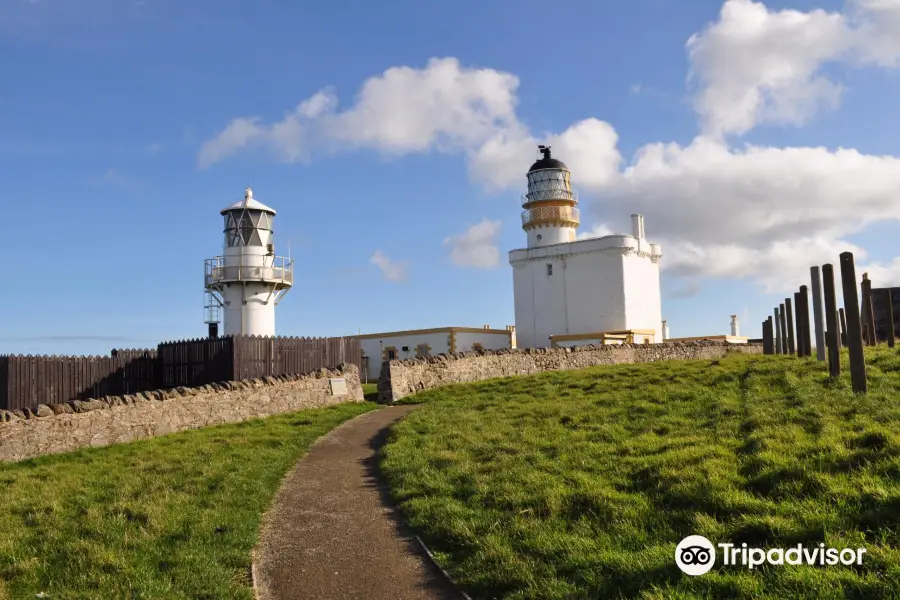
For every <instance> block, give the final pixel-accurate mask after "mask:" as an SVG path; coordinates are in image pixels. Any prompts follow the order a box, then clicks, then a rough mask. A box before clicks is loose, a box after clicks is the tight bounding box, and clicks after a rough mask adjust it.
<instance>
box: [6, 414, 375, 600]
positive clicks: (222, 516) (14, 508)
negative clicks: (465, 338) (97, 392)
mask: <svg viewBox="0 0 900 600" xmlns="http://www.w3.org/2000/svg"><path fill="white" fill-rule="evenodd" d="M373 408H374V406H372V405H371V404H369V403H351V404H342V405H338V406H333V407H329V408H324V409H315V410H307V411H303V412H298V413H293V414H288V415H280V416H276V417H271V418H268V419H257V420H252V421H246V422H243V423H239V424H233V425H223V426H217V427H210V428H206V429H200V430H195V431H188V432H183V433H178V434H173V435H168V436H164V437H160V438H156V439H151V440H145V441H139V442H134V443H131V444H123V445H118V446H110V447H107V448H97V449H85V450H80V451H77V452H72V453H69V454H62V455H56V456H45V457H41V458H37V459H33V460H28V461H23V462H20V463H12V464H0V598H35V596H36V594H38V593H39V592H45V593H47V594H48V596H47V597H48V598H50V599H52V600H58V599H63V598H96V599H98V600H99V599H103V600H105V599H125V598H165V599H167V600H175V599H179V598H191V599H205V598H209V599H212V598H216V599H219V598H246V599H251V598H252V597H253V593H252V589H251V579H250V563H251V550H252V548H253V547H254V545H255V544H256V542H257V539H258V534H259V525H260V518H261V516H262V514H263V513H264V512H265V510H266V509H267V508H268V506H269V505H270V503H271V501H272V499H273V497H274V494H275V492H276V490H277V489H278V486H279V484H280V482H281V480H282V477H283V476H284V475H285V474H286V473H287V472H288V471H289V470H290V468H291V467H292V466H293V465H294V463H295V462H296V461H297V459H298V458H299V457H300V456H301V455H302V454H303V453H304V452H305V451H306V449H307V448H308V447H309V445H310V444H311V443H312V442H313V441H314V440H315V439H316V438H318V437H319V436H321V435H323V434H324V433H326V432H327V431H329V430H330V429H332V428H333V427H335V426H336V425H338V424H340V423H341V422H343V421H346V420H347V419H350V418H352V417H354V416H356V415H359V414H361V413H364V412H367V411H369V410H372V409H373Z"/></svg>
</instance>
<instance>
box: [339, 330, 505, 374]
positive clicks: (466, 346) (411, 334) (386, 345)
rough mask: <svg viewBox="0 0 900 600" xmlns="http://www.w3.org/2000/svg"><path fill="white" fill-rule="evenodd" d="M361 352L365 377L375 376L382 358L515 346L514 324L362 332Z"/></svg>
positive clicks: (400, 357)
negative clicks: (497, 327) (494, 327)
mask: <svg viewBox="0 0 900 600" xmlns="http://www.w3.org/2000/svg"><path fill="white" fill-rule="evenodd" d="M356 337H357V338H359V345H360V348H361V349H362V353H363V363H364V366H365V369H366V374H367V376H368V380H369V381H371V380H375V379H378V376H379V375H380V374H381V363H382V362H384V361H386V360H395V359H401V360H402V359H404V358H414V357H423V356H435V355H437V354H446V353H454V352H468V351H471V350H504V349H509V348H515V347H516V328H515V327H514V326H513V325H508V326H507V327H506V328H505V329H491V328H490V326H489V325H485V326H484V327H482V328H480V329H479V328H477V327H436V328H434V329H411V330H407V331H387V332H384V333H365V334H361V335H358V336H356Z"/></svg>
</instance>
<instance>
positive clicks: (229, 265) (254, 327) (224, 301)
mask: <svg viewBox="0 0 900 600" xmlns="http://www.w3.org/2000/svg"><path fill="white" fill-rule="evenodd" d="M221 214H222V216H224V217H225V243H224V249H223V255H222V256H216V257H213V258H210V259H207V260H206V268H205V274H204V283H205V287H206V295H207V302H206V305H207V306H206V308H207V313H206V322H207V323H208V324H209V333H210V336H211V337H215V336H216V335H217V333H218V332H217V329H218V314H219V311H220V310H221V312H222V313H223V314H224V324H223V325H224V326H223V329H224V332H223V333H224V335H260V336H274V335H275V307H276V306H277V305H278V303H279V302H280V301H281V299H282V298H283V297H284V295H285V294H286V293H287V292H288V290H290V289H291V286H292V285H293V283H294V261H293V260H292V259H290V258H286V257H283V256H275V245H274V243H273V239H272V232H273V228H272V223H273V221H274V219H275V210H274V209H272V208H269V207H268V206H266V205H265V204H263V203H261V202H259V201H258V200H256V199H255V198H253V190H251V189H250V188H249V187H248V188H247V189H246V190H245V191H244V199H243V200H239V201H238V202H235V203H234V204H232V205H231V206H228V207H226V208H225V209H223V210H222V211H221Z"/></svg>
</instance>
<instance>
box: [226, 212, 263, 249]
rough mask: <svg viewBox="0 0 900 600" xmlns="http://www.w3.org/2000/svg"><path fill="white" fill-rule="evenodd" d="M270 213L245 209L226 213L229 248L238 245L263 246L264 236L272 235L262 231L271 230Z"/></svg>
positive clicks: (227, 243)
mask: <svg viewBox="0 0 900 600" xmlns="http://www.w3.org/2000/svg"><path fill="white" fill-rule="evenodd" d="M271 227H272V226H271V221H270V219H269V215H267V214H265V213H263V212H262V211H259V210H252V209H244V210H241V211H238V210H233V211H229V212H227V213H226V214H225V244H226V245H227V246H228V247H229V248H234V247H237V246H262V245H263V237H265V238H266V240H267V241H268V238H270V237H271V234H268V235H267V234H265V233H262V232H269V231H271Z"/></svg>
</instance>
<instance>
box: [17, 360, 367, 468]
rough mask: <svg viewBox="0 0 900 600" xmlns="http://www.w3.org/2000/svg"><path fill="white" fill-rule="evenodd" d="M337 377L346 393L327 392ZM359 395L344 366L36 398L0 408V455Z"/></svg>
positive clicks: (355, 374) (134, 436)
mask: <svg viewBox="0 0 900 600" xmlns="http://www.w3.org/2000/svg"><path fill="white" fill-rule="evenodd" d="M340 377H343V378H344V379H345V380H346V382H347V394H346V395H339V396H335V395H332V393H331V385H330V383H329V379H330V378H340ZM362 400H363V391H362V386H361V385H360V382H359V370H358V369H357V368H356V366H355V365H351V364H345V365H341V366H340V367H338V368H337V369H334V370H330V371H329V370H327V369H322V370H321V371H316V372H314V373H311V374H308V375H284V376H277V377H266V378H264V379H251V380H247V381H228V382H224V383H216V384H212V385H205V386H202V387H198V388H185V387H180V388H177V389H172V390H158V391H153V392H141V393H139V394H135V395H129V396H110V397H106V398H102V399H97V400H94V399H91V400H83V401H82V400H75V401H72V402H68V403H66V404H54V405H51V406H47V405H43V404H42V405H39V406H37V407H35V408H34V409H32V410H29V409H25V410H15V411H5V410H0V461H15V460H21V459H24V458H31V457H34V456H39V455H42V454H53V453H57V452H68V451H71V450H75V449H77V448H83V447H85V446H106V445H108V444H116V443H120V442H130V441H132V440H138V439H143V438H150V437H155V436H158V435H164V434H167V433H172V432H175V431H184V430H187V429H197V428H199V427H205V426H207V425H218V424H220V423H235V422H237V421H245V420H247V419H253V418H257V417H268V416H271V415H276V414H280V413H287V412H293V411H298V410H302V409H305V408H318V407H323V406H328V405H331V404H339V403H343V402H360V401H362Z"/></svg>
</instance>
